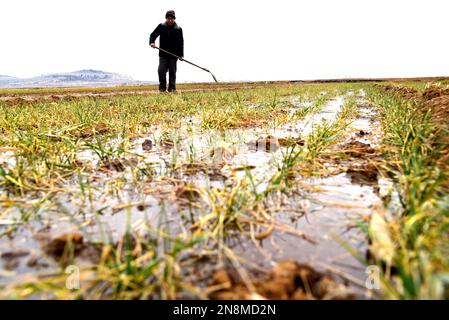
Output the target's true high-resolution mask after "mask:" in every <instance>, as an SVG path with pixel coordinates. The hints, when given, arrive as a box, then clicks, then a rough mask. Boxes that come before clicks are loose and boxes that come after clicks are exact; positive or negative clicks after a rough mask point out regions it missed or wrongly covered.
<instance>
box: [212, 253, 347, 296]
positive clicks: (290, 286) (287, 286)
mask: <svg viewBox="0 0 449 320" xmlns="http://www.w3.org/2000/svg"><path fill="white" fill-rule="evenodd" d="M252 282H253V285H254V287H255V289H256V291H257V292H256V293H257V294H258V295H259V296H262V297H263V298H266V299H276V300H278V299H282V300H287V299H288V300H290V299H299V300H309V299H323V298H326V297H327V296H328V294H330V293H331V292H336V290H337V288H338V287H339V285H338V284H337V283H336V282H335V281H334V280H333V279H332V278H331V277H330V276H329V275H327V274H324V273H321V272H318V271H316V270H314V269H313V268H312V267H310V266H308V265H303V264H299V263H297V262H295V261H293V260H291V259H289V260H285V261H282V262H280V263H279V264H277V265H276V266H275V267H274V268H273V269H272V270H271V272H270V273H269V274H268V275H267V277H266V279H263V277H260V278H257V279H255V280H253V281H252ZM210 288H220V289H218V290H216V291H213V292H212V293H211V294H210V298H212V299H250V298H251V297H252V296H253V294H254V293H251V292H250V291H249V289H248V288H247V286H246V285H245V283H244V282H243V281H241V280H236V279H234V278H233V277H231V274H230V273H229V272H228V271H227V270H224V269H221V270H218V271H217V272H216V273H215V274H214V275H213V277H212V281H211V286H210ZM332 298H334V299H350V298H352V296H351V295H350V294H343V295H340V296H333V297H332Z"/></svg>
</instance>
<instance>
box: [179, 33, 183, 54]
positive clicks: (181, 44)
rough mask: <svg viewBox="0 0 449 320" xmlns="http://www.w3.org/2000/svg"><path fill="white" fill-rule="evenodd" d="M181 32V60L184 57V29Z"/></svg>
mask: <svg viewBox="0 0 449 320" xmlns="http://www.w3.org/2000/svg"><path fill="white" fill-rule="evenodd" d="M179 32H180V39H179V48H180V56H181V58H183V57H184V36H183V34H182V28H181V29H180V30H179Z"/></svg>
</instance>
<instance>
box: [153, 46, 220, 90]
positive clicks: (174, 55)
mask: <svg viewBox="0 0 449 320" xmlns="http://www.w3.org/2000/svg"><path fill="white" fill-rule="evenodd" d="M154 48H156V49H158V50H161V51H163V52H165V53H168V54H170V55H172V56H173V57H176V58H178V59H180V60H181V57H179V56H177V55H176V54H174V53H171V52H168V51H167V50H164V49H162V48H159V47H154ZM181 61H185V62H187V63H190V64H191V65H192V66H195V67H197V68H200V69H202V70H204V71H206V72H209V73H210V74H211V75H212V78H214V80H215V82H217V83H218V81H217V78H215V76H214V74H213V73H212V72H210V71H209V70H207V69H206V68H203V67H200V66H199V65H196V64H194V63H193V62H190V61H188V60H186V59H184V58H183V59H182V60H181Z"/></svg>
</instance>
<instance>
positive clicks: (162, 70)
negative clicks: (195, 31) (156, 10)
mask: <svg viewBox="0 0 449 320" xmlns="http://www.w3.org/2000/svg"><path fill="white" fill-rule="evenodd" d="M175 19H176V16H175V12H174V11H173V10H169V11H167V13H166V14H165V22H164V23H160V24H159V25H158V26H157V27H156V29H154V31H153V32H152V33H151V35H150V46H151V47H152V48H155V47H156V45H155V44H154V42H155V41H156V38H157V37H159V36H160V37H161V38H160V39H159V47H160V48H161V49H164V50H166V51H168V52H171V53H173V54H175V55H177V56H179V57H180V58H179V59H180V60H181V61H182V60H183V57H184V37H183V35H182V28H181V27H180V26H179V25H178V24H177V23H176V22H175ZM177 61H178V58H176V57H174V56H172V55H170V54H168V53H166V52H164V51H161V50H159V68H158V70H157V71H158V74H159V92H165V90H166V89H167V77H166V76H167V70H168V76H169V78H168V92H176V62H177Z"/></svg>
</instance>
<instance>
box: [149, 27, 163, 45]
mask: <svg viewBox="0 0 449 320" xmlns="http://www.w3.org/2000/svg"><path fill="white" fill-rule="evenodd" d="M161 27H162V25H161V24H159V25H158V26H157V27H156V29H154V31H153V32H152V33H151V34H150V46H151V47H153V48H154V47H155V45H154V42H155V41H156V39H157V37H159V35H160V34H161Z"/></svg>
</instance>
